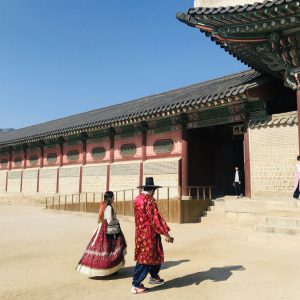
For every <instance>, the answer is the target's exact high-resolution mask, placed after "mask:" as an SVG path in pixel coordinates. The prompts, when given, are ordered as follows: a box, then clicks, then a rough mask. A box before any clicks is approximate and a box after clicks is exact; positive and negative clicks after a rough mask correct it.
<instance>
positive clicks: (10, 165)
mask: <svg viewBox="0 0 300 300" xmlns="http://www.w3.org/2000/svg"><path fill="white" fill-rule="evenodd" d="M8 169H9V170H11V169H12V149H10V150H9V162H8Z"/></svg>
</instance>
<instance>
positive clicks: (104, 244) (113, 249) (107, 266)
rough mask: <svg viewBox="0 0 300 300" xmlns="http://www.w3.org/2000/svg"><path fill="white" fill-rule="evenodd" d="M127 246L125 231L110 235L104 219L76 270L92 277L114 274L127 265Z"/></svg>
mask: <svg viewBox="0 0 300 300" xmlns="http://www.w3.org/2000/svg"><path fill="white" fill-rule="evenodd" d="M126 247H127V244H126V240H125V237H124V235H123V233H122V232H121V233H120V234H117V235H115V236H114V235H108V234H107V222H106V220H104V221H103V222H102V225H101V224H99V225H98V227H97V229H96V230H95V232H94V234H93V236H92V238H91V240H90V242H89V244H88V246H87V248H86V250H85V251H84V254H83V256H82V258H81V259H80V261H79V263H78V265H77V268H76V270H77V271H79V272H81V273H83V274H86V275H88V276H90V277H93V276H108V275H110V274H113V273H115V272H117V271H118V270H119V269H120V268H122V267H123V266H124V265H125V259H124V256H125V254H126Z"/></svg>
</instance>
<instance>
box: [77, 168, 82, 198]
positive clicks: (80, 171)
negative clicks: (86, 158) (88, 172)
mask: <svg viewBox="0 0 300 300" xmlns="http://www.w3.org/2000/svg"><path fill="white" fill-rule="evenodd" d="M78 192H79V194H81V192H82V166H81V167H80V169H79V189H78Z"/></svg>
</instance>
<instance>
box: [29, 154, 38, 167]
mask: <svg viewBox="0 0 300 300" xmlns="http://www.w3.org/2000/svg"><path fill="white" fill-rule="evenodd" d="M38 161H39V158H38V156H37V155H32V156H31V157H30V159H29V162H30V165H32V166H36V165H37V164H38Z"/></svg>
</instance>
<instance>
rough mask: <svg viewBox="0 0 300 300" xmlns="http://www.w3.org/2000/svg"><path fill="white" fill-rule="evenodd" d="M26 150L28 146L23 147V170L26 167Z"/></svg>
mask: <svg viewBox="0 0 300 300" xmlns="http://www.w3.org/2000/svg"><path fill="white" fill-rule="evenodd" d="M27 149H28V146H27V145H26V144H25V145H23V160H24V164H23V168H24V169H26V167H27Z"/></svg>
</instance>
